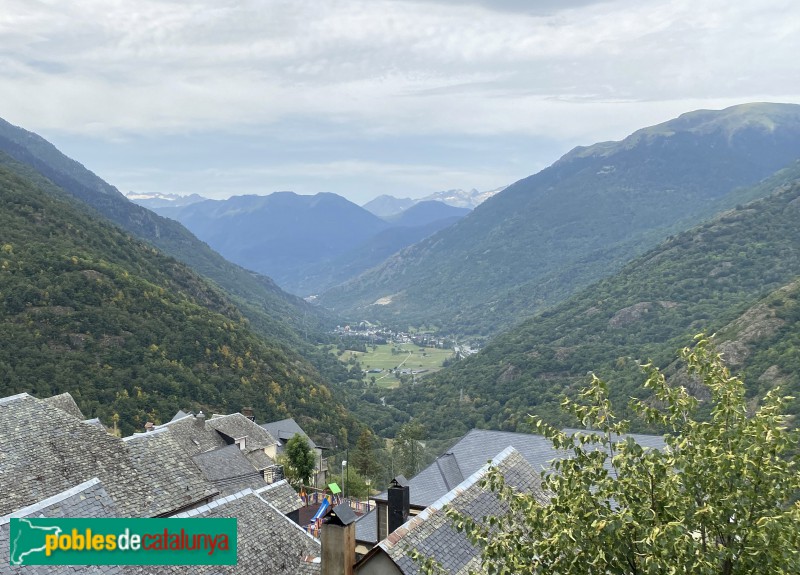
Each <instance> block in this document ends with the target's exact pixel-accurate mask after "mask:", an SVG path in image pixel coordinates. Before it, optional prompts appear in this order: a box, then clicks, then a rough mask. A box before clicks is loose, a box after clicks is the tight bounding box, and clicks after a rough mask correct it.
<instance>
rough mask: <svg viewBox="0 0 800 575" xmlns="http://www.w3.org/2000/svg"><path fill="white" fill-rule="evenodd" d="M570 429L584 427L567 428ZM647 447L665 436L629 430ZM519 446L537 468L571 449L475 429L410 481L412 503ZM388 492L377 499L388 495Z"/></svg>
mask: <svg viewBox="0 0 800 575" xmlns="http://www.w3.org/2000/svg"><path fill="white" fill-rule="evenodd" d="M564 431H565V432H566V433H573V432H579V431H582V430H575V429H565V430H564ZM629 437H633V438H634V439H635V440H636V441H637V442H638V443H639V444H640V445H642V446H643V447H653V448H657V449H659V448H661V447H663V446H664V440H663V438H662V437H661V436H656V435H640V434H629ZM509 446H512V447H514V449H516V450H517V451H518V452H519V453H520V454H521V455H522V456H523V457H524V458H525V459H526V460H527V462H528V463H530V464H531V465H532V466H533V468H534V469H536V470H537V471H545V470H547V469H549V468H550V462H551V461H553V460H554V459H557V458H560V457H567V456H569V453H567V452H559V451H556V450H555V449H553V445H552V443H551V442H550V441H549V440H548V439H547V438H545V437H544V436H541V435H534V434H531V433H514V432H510V431H491V430H486V429H473V430H471V431H470V432H469V433H467V434H466V435H465V436H464V437H462V438H461V439H460V440H459V441H458V442H457V443H456V444H455V445H453V446H452V447H451V448H450V449H449V450H448V452H447V453H445V454H444V455H442V456H440V457H438V458H437V459H436V461H434V462H433V463H432V464H431V465H429V466H428V467H426V468H425V469H423V470H422V471H421V472H420V473H418V474H417V475H416V476H415V477H413V478H412V479H411V480H410V482H409V485H410V493H409V495H410V498H411V504H412V505H414V506H417V507H427V506H428V505H430V504H431V503H433V502H434V501H436V500H437V499H439V498H440V497H442V496H443V495H444V494H445V493H447V492H448V491H450V490H451V489H452V486H453V484H454V482H456V481H458V479H459V474H460V476H461V477H469V476H470V475H472V474H473V473H475V471H477V470H478V469H480V468H481V467H482V466H483V465H485V464H486V462H487V461H489V460H490V459H492V458H493V457H495V456H496V455H497V454H498V453H500V452H501V451H503V450H504V449H505V448H506V447H509ZM385 498H386V495H385V493H384V494H382V495H379V496H378V497H376V499H385Z"/></svg>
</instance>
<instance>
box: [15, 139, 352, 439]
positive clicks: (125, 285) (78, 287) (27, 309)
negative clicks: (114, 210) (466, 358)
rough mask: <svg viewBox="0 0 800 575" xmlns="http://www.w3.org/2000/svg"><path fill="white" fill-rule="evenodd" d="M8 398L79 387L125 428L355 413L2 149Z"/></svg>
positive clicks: (79, 396) (89, 406)
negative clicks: (195, 419)
mask: <svg viewBox="0 0 800 575" xmlns="http://www.w3.org/2000/svg"><path fill="white" fill-rule="evenodd" d="M0 206H1V208H0V294H1V295H0V341H2V342H3V345H2V346H0V396H6V395H10V394H14V393H18V392H23V391H25V392H30V393H32V394H33V395H36V396H39V397H46V396H49V395H52V394H56V393H60V392H64V391H69V392H70V393H72V395H73V396H74V397H75V399H76V401H77V402H78V404H79V406H80V407H81V409H82V410H83V412H84V413H85V414H86V415H87V416H89V417H100V418H101V420H102V421H103V422H104V423H105V424H107V425H111V424H112V422H115V421H116V422H117V424H118V426H119V428H120V429H121V431H122V433H124V434H128V433H130V432H132V431H133V430H135V429H141V428H142V426H143V425H144V423H145V422H146V421H148V420H150V421H154V422H163V421H168V420H169V419H170V418H171V417H172V415H173V414H174V413H175V412H176V411H177V410H178V409H181V408H190V409H201V408H202V409H204V410H206V411H208V412H231V411H238V410H239V409H240V408H241V407H243V406H252V407H253V408H254V409H255V412H256V416H257V418H258V420H269V419H281V418H284V417H288V416H293V417H294V418H295V419H297V420H298V421H300V422H301V424H302V425H303V426H304V427H306V426H307V429H309V430H311V432H314V431H317V430H320V429H324V430H325V431H326V432H331V433H336V434H338V433H340V432H342V431H343V430H347V429H349V430H350V432H351V435H352V434H354V433H355V431H354V429H355V428H356V427H355V422H354V421H353V419H352V418H351V417H350V416H349V415H348V414H347V413H346V411H345V410H344V408H343V407H342V406H341V403H340V402H339V400H338V399H337V398H336V397H334V396H333V394H332V393H331V391H330V390H329V389H328V388H327V387H326V386H325V385H323V384H322V382H321V377H320V375H319V373H318V372H317V371H316V370H315V369H314V368H313V367H312V366H311V365H310V364H309V363H308V362H307V361H305V360H304V359H303V358H302V357H300V356H299V355H298V354H296V353H294V352H292V351H289V350H288V349H287V348H285V347H280V346H278V345H276V344H274V343H269V342H267V340H265V339H264V338H262V337H259V336H258V335H256V334H255V333H254V332H253V331H252V330H251V328H250V325H249V322H248V321H247V320H246V319H245V318H244V317H243V316H242V315H241V313H240V312H239V311H238V310H237V308H236V307H235V306H234V305H233V303H232V302H231V301H230V300H229V299H228V298H227V297H226V296H225V295H224V294H223V292H222V291H221V290H219V289H218V288H217V287H215V286H213V285H212V284H211V283H209V282H208V281H206V280H205V279H203V278H201V277H200V276H198V275H197V274H196V273H194V272H193V271H192V270H191V269H189V268H188V267H187V266H186V265H184V264H182V263H180V262H178V261H176V260H175V259H173V258H171V257H169V256H166V255H164V254H162V253H161V252H159V251H158V250H156V249H154V248H153V247H152V246H151V245H149V244H147V243H144V242H142V241H140V240H135V239H133V238H131V237H130V236H129V235H128V234H126V233H125V232H124V231H122V230H120V229H119V228H118V227H116V226H115V225H112V224H110V223H107V222H105V221H104V220H103V219H102V218H101V217H99V216H98V215H97V214H96V213H95V212H94V211H93V210H92V209H91V208H88V207H86V206H85V205H83V204H81V203H80V202H77V201H76V200H75V199H74V198H72V197H70V196H69V195H68V194H66V193H65V192H63V191H62V190H60V189H59V188H57V187H56V186H55V185H53V184H52V182H50V181H49V180H47V179H45V178H44V177H42V176H41V175H39V174H37V173H36V172H35V171H34V170H33V169H32V168H30V167H29V166H25V165H22V164H19V163H18V162H16V161H15V160H13V159H11V158H10V157H9V156H7V155H5V154H3V153H1V152H0Z"/></svg>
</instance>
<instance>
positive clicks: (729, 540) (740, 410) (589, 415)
mask: <svg viewBox="0 0 800 575" xmlns="http://www.w3.org/2000/svg"><path fill="white" fill-rule="evenodd" d="M696 340H697V341H696V344H695V346H694V347H693V348H685V349H683V350H682V351H681V353H680V356H681V358H682V360H683V361H684V362H685V363H686V366H687V370H688V373H689V374H690V375H692V376H695V377H697V378H698V379H699V380H700V381H701V382H702V384H703V385H705V386H706V387H707V388H708V390H709V391H710V395H711V399H710V407H711V410H710V419H709V420H708V421H702V420H700V419H699V418H697V417H696V415H695V412H696V410H697V406H698V400H697V399H696V398H695V397H693V396H691V395H690V394H689V393H688V391H687V390H686V389H685V388H683V387H672V386H670V385H668V384H667V382H666V380H665V378H664V375H663V374H662V373H661V372H660V371H659V370H658V369H657V368H655V367H653V366H652V365H647V366H644V369H645V371H646V373H647V375H648V377H647V381H646V383H645V386H646V387H647V388H648V389H650V390H651V391H652V393H653V397H652V398H651V399H650V400H646V401H638V400H634V401H633V402H632V406H633V408H634V410H635V411H636V412H637V413H638V414H639V415H640V416H642V417H643V418H644V419H645V420H647V421H648V422H651V423H658V424H660V425H663V426H665V427H666V428H667V429H669V430H670V433H669V434H667V435H666V436H665V437H664V440H665V447H664V448H663V449H661V450H656V449H646V448H643V447H641V446H640V445H638V444H637V443H636V442H635V441H634V440H633V438H631V437H630V436H627V437H625V436H624V435H623V434H624V433H625V432H626V431H627V430H628V423H627V422H626V421H618V420H617V419H616V418H615V416H614V412H613V409H612V406H611V404H610V401H609V400H608V391H607V386H606V384H605V383H604V382H603V381H601V380H600V379H598V378H597V377H593V378H592V381H591V383H590V385H589V386H588V387H587V388H586V389H585V390H584V391H583V393H582V394H581V397H580V399H579V400H578V401H577V402H574V401H570V400H565V401H564V402H563V404H562V406H563V407H564V409H565V410H566V411H567V412H569V413H571V414H573V415H575V416H576V417H577V418H578V419H579V420H580V421H581V423H582V424H583V425H584V426H585V427H586V428H587V429H590V430H593V431H588V432H578V433H575V434H565V433H562V432H561V431H559V430H557V429H554V428H552V427H550V426H548V425H546V424H544V423H543V422H542V421H536V423H535V424H536V427H537V429H538V430H539V431H540V432H541V433H542V434H543V435H545V436H546V437H547V438H548V439H550V440H551V441H552V443H553V446H554V447H555V448H557V449H559V450H561V451H562V452H563V453H564V454H565V456H568V457H564V458H563V459H560V460H557V461H556V462H554V463H553V470H552V472H549V473H545V474H544V476H543V483H544V486H545V487H546V488H547V489H548V490H549V491H550V493H551V499H550V502H549V504H545V505H542V504H539V503H537V502H536V500H535V499H534V498H533V496H529V495H526V494H524V493H518V492H515V491H513V490H511V489H510V488H508V487H506V486H505V484H504V482H503V478H502V476H501V475H500V474H499V473H498V472H497V471H496V470H491V471H490V472H489V473H488V474H487V477H486V478H485V479H484V486H485V487H488V488H490V489H491V490H493V491H494V492H495V493H497V495H498V496H499V497H500V498H501V499H503V500H504V501H505V502H506V503H507V504H508V508H509V511H508V512H507V513H505V514H503V515H501V516H493V517H486V518H483V519H482V520H473V519H470V518H469V517H465V516H463V515H460V514H459V513H458V512H456V511H455V510H453V509H450V510H448V515H449V516H450V518H451V519H452V521H453V523H454V525H455V528H456V529H458V530H461V531H464V532H465V533H466V534H467V535H468V537H469V539H470V541H471V542H472V543H473V544H475V545H476V546H478V547H479V548H480V550H481V556H482V561H483V570H484V571H486V572H488V573H492V574H510V573H548V574H581V575H585V574H594V573H597V574H603V575H605V574H608V573H631V574H638V573H647V574H656V573H658V574H662V573H693V574H700V575H702V574H724V575H733V574H745V573H748V574H749V573H785V574H789V573H798V572H800V502H799V501H797V498H798V494H800V473H799V472H800V470H798V463H797V459H796V457H791V456H790V454H791V453H792V451H793V450H794V449H796V446H797V440H798V435H797V429H796V428H792V426H791V425H790V424H789V423H790V421H789V418H788V417H787V416H786V415H784V411H785V410H784V407H785V404H786V402H787V401H788V400H789V399H791V398H788V397H781V396H780V395H779V393H778V390H773V391H771V392H770V393H768V394H767V395H766V397H765V398H764V400H763V402H762V405H761V407H760V408H758V409H757V410H756V411H755V413H752V414H749V413H748V410H747V405H746V401H745V396H744V386H743V384H742V382H741V380H739V379H738V378H737V377H733V376H731V374H730V372H729V371H728V368H727V367H726V366H725V364H724V363H723V361H722V358H721V356H720V355H719V354H718V353H717V352H716V351H715V350H714V348H713V345H712V343H711V341H710V339H709V338H706V337H705V336H702V335H700V336H697V338H696ZM422 567H423V571H425V572H428V573H431V572H433V570H432V567H431V566H430V565H427V564H423V565H422Z"/></svg>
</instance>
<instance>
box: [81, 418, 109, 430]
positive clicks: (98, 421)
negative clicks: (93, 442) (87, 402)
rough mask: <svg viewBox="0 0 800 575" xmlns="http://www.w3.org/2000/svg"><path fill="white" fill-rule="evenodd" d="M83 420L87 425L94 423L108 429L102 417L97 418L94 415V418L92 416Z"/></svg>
mask: <svg viewBox="0 0 800 575" xmlns="http://www.w3.org/2000/svg"><path fill="white" fill-rule="evenodd" d="M83 422H84V423H85V424H86V425H94V426H96V427H99V428H101V429H102V430H103V431H106V426H105V425H103V423H102V422H101V421H100V419H99V418H97V417H94V418H92V419H84V420H83Z"/></svg>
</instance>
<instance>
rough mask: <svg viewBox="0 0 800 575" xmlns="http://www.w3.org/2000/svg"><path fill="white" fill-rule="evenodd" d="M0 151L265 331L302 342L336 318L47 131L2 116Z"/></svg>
mask: <svg viewBox="0 0 800 575" xmlns="http://www.w3.org/2000/svg"><path fill="white" fill-rule="evenodd" d="M0 151H3V152H5V153H6V154H8V155H9V156H10V157H12V158H14V159H15V160H17V161H19V162H21V163H23V164H25V165H28V166H30V167H32V168H33V169H34V170H36V171H37V172H38V173H40V174H42V175H43V176H44V177H46V178H48V179H49V180H51V181H52V182H53V183H54V184H56V185H57V186H59V187H60V188H61V189H62V190H64V191H65V192H67V193H68V194H70V195H72V196H73V197H75V198H76V199H78V200H80V201H82V202H84V203H85V204H87V205H89V206H91V207H92V208H94V209H95V210H96V211H97V212H98V213H99V214H100V215H101V216H103V217H105V218H108V219H109V220H111V221H112V222H114V223H115V224H117V225H119V226H121V227H122V228H123V229H125V230H126V231H128V232H129V233H131V234H133V235H134V236H135V237H137V238H140V239H142V240H144V241H147V242H149V243H151V244H153V245H154V246H155V247H157V248H158V249H160V250H162V251H164V252H165V253H166V254H168V255H171V256H173V257H174V258H176V259H178V260H180V261H182V262H184V263H186V264H187V265H189V266H190V267H192V268H193V269H194V270H196V271H197V272H198V273H200V274H201V275H203V276H205V277H207V278H209V279H211V280H212V281H213V282H215V283H216V284H217V285H219V286H220V287H221V288H222V289H224V290H225V291H226V292H227V293H228V294H229V296H230V297H231V298H233V299H234V301H235V302H236V304H237V305H238V306H239V308H240V309H241V310H242V311H243V313H244V314H245V315H246V316H247V317H248V318H249V319H250V321H251V322H252V323H253V326H254V327H255V328H256V329H258V330H259V331H260V332H261V333H263V334H264V335H266V336H268V337H276V338H278V339H280V340H282V341H287V342H291V343H293V344H295V345H300V343H301V342H300V339H299V338H298V333H304V334H305V333H308V332H309V331H310V332H321V331H325V330H326V329H328V328H329V327H330V326H331V325H333V324H334V323H335V321H334V320H333V318H332V316H330V315H329V314H327V313H325V311H324V310H323V309H322V308H319V307H317V306H311V305H309V304H308V303H306V302H305V301H303V300H302V299H301V298H299V297H296V296H292V295H290V294H288V293H286V292H284V291H283V290H281V289H280V288H279V287H278V286H277V285H276V284H275V282H274V281H272V279H271V278H269V277H267V276H264V275H261V274H257V273H254V272H252V271H248V270H245V269H244V268H242V267H240V266H237V265H235V264H232V263H231V262H229V261H227V260H225V258H223V257H222V256H220V255H219V253H217V252H215V251H213V250H212V249H211V248H209V246H208V245H207V244H205V243H204V242H202V241H200V240H198V239H197V237H195V236H194V235H193V234H192V233H191V232H190V231H189V230H187V229H186V228H185V227H183V226H182V225H180V224H179V223H177V222H174V221H172V220H169V219H167V218H164V217H161V216H159V215H157V214H155V213H154V212H152V211H150V210H148V209H146V208H144V207H142V206H139V205H137V204H134V203H132V202H130V201H129V200H128V199H127V198H125V196H123V195H122V194H121V193H120V192H119V190H117V188H115V187H114V186H112V185H110V184H109V183H107V182H105V181H103V180H102V179H101V178H99V177H98V176H97V175H95V174H94V173H93V172H91V171H90V170H88V169H86V168H85V167H84V166H83V165H81V164H80V163H78V162H76V161H75V160H73V159H71V158H68V157H67V156H65V155H64V154H62V153H61V152H60V151H59V150H58V149H57V148H56V147H55V146H53V145H52V144H51V143H50V142H48V141H47V140H45V139H44V138H42V137H41V136H39V135H37V134H34V133H33V132H29V131H27V130H25V129H23V128H20V127H17V126H14V125H12V124H10V123H8V122H6V121H5V120H2V119H0Z"/></svg>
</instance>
